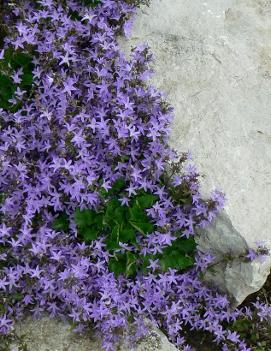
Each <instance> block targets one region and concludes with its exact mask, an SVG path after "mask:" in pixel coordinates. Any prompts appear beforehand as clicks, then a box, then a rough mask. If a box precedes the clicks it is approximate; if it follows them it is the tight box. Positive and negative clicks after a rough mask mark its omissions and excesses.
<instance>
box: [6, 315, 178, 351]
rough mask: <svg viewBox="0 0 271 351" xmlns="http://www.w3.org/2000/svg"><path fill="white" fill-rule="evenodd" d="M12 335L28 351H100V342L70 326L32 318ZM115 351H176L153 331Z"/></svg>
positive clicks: (14, 349)
mask: <svg viewBox="0 0 271 351" xmlns="http://www.w3.org/2000/svg"><path fill="white" fill-rule="evenodd" d="M15 333H16V334H17V335H18V336H21V337H22V336H23V338H22V340H23V342H24V343H25V345H26V346H27V351H75V350H76V351H102V347H101V341H100V340H98V339H97V338H95V337H94V336H93V335H90V334H88V335H87V334H75V333H74V332H72V326H71V325H70V324H69V323H68V322H65V321H61V320H57V319H50V318H48V317H47V316H44V317H43V318H41V319H39V320H36V319H35V320H34V319H32V318H31V317H28V318H26V319H24V320H23V321H22V322H20V323H17V325H16V327H15ZM19 346H20V344H19V343H17V344H12V345H11V347H10V351H19V349H20V348H19ZM118 351H177V349H176V348H175V347H174V346H173V345H172V344H170V343H169V341H168V340H167V338H166V336H165V335H164V334H163V333H162V332H161V331H159V330H157V329H154V328H152V329H151V330H150V333H149V335H148V336H147V337H146V338H144V339H142V340H141V341H140V342H138V343H137V345H136V346H135V348H134V349H131V347H130V346H129V345H125V344H124V343H123V345H120V348H119V349H118Z"/></svg>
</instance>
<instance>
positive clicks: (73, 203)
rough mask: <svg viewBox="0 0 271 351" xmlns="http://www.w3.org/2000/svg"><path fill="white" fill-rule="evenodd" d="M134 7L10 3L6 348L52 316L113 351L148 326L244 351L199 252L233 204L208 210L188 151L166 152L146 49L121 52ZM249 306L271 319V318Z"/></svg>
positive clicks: (4, 138) (108, 2)
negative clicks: (23, 329)
mask: <svg viewBox="0 0 271 351" xmlns="http://www.w3.org/2000/svg"><path fill="white" fill-rule="evenodd" d="M138 5H139V2H138V3H137V2H136V3H135V2H132V1H125V0H117V1H112V0H101V1H99V2H98V1H97V2H96V1H95V2H91V3H89V2H88V1H72V0H70V1H69V0H67V1H54V0H43V1H37V2H33V1H23V2H21V1H15V2H12V3H8V4H6V5H5V12H4V13H5V15H4V25H5V29H6V30H7V32H5V37H4V39H3V41H2V47H1V51H0V55H1V56H0V64H1V66H0V74H1V76H0V77H2V85H1V87H2V88H1V91H0V93H1V94H0V98H1V100H0V103H1V109H0V125H1V135H0V165H1V166H0V193H1V207H0V220H1V224H0V265H1V267H0V301H1V305H0V313H1V317H0V332H1V334H2V335H3V338H4V340H5V338H8V335H9V333H10V332H12V330H13V325H14V321H16V320H20V319H22V318H23V316H24V315H25V313H26V312H31V313H32V315H33V317H39V316H41V315H42V313H44V312H47V313H49V314H50V316H51V317H52V318H56V317H60V318H64V317H67V318H70V320H71V321H72V323H73V324H74V330H75V331H76V332H83V331H85V330H88V328H90V326H91V327H92V328H93V329H94V330H95V332H96V334H97V336H99V337H101V338H102V341H103V345H102V347H103V349H105V350H107V351H110V350H115V349H116V347H117V345H118V343H119V342H120V341H121V339H122V335H123V331H124V330H129V328H131V329H130V330H135V332H134V333H131V334H128V336H127V341H129V342H131V343H133V342H135V340H138V339H140V338H141V337H143V336H145V335H146V334H147V333H148V330H149V328H148V326H147V325H146V323H145V320H146V319H147V320H150V321H151V322H152V324H153V325H154V326H155V327H158V328H160V329H162V330H163V331H165V333H166V335H167V336H168V338H169V340H170V341H171V342H172V343H174V344H175V345H176V346H177V347H179V348H180V350H186V351H187V350H192V348H191V346H190V345H189V344H188V341H189V340H186V338H185V336H186V332H185V330H196V331H204V332H208V333H210V335H212V338H213V339H214V341H215V342H216V343H217V344H218V345H220V346H219V347H221V349H222V350H223V351H227V350H241V351H248V350H250V348H249V347H247V346H246V342H245V340H243V339H242V338H241V335H239V334H238V333H237V332H236V331H232V330H231V329H230V328H228V324H227V323H233V322H235V321H236V319H237V318H241V317H244V316H247V317H248V318H250V314H251V310H250V308H246V309H245V308H241V309H236V310H234V311H232V309H231V306H230V302H229V299H228V298H227V297H226V296H224V295H221V294H219V293H218V292H217V291H216V290H214V289H210V288H208V287H207V286H205V284H204V283H203V281H202V274H203V272H204V271H205V270H206V268H207V267H208V265H209V264H211V263H212V262H213V257H211V256H210V255H208V254H203V253H201V252H200V251H198V250H197V248H196V244H195V241H194V234H195V230H196V229H200V228H204V227H206V226H207V225H208V224H209V223H211V221H212V220H213V219H214V218H215V217H216V215H217V214H218V212H219V211H220V210H221V208H222V207H223V205H224V195H223V194H222V193H221V192H220V191H218V190H215V191H213V192H212V194H210V198H209V199H203V198H202V197H201V195H200V189H199V177H200V175H199V174H198V172H197V169H196V167H195V166H194V165H193V164H192V162H191V156H190V154H189V153H184V154H182V155H177V153H176V152H175V151H174V150H172V149H170V148H169V146H168V137H169V133H170V122H171V120H172V112H173V110H172V108H171V107H170V106H169V105H168V103H167V102H166V101H165V100H164V99H163V97H162V95H161V94H160V93H159V92H158V91H157V90H156V89H155V88H154V87H153V86H151V85H148V84H147V82H146V80H147V78H148V77H149V76H150V75H151V74H152V70H151V63H152V55H151V53H150V50H149V48H148V47H147V46H145V45H140V46H137V47H135V48H134V49H133V51H132V55H131V57H130V58H129V59H127V58H125V56H124V54H123V53H122V52H121V50H120V48H119V46H118V44H117V41H116V36H117V35H118V34H119V33H124V34H126V35H127V33H128V32H129V30H130V28H131V23H132V18H133V16H134V15H135V13H136V7H137V6H138ZM3 87H4V88H3ZM256 256H257V255H256ZM254 307H255V308H256V317H257V318H258V319H257V320H259V321H261V320H265V321H268V320H269V318H270V307H268V306H267V305H262V304H260V305H255V306H254ZM226 322H227V323H226ZM93 325H94V327H93ZM6 340H7V339H6Z"/></svg>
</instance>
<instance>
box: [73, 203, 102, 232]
mask: <svg viewBox="0 0 271 351" xmlns="http://www.w3.org/2000/svg"><path fill="white" fill-rule="evenodd" d="M96 215H97V214H96V213H95V211H93V210H90V209H85V210H82V211H81V210H80V209H79V208H77V209H76V211H75V223H76V225H77V226H78V227H79V228H86V227H90V226H91V225H93V223H95V216H96Z"/></svg>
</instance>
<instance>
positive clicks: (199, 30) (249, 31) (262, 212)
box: [119, 0, 271, 304]
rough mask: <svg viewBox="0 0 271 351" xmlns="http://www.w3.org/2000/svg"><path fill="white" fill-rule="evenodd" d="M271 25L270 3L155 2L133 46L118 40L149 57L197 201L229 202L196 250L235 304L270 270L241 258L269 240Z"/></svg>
mask: <svg viewBox="0 0 271 351" xmlns="http://www.w3.org/2000/svg"><path fill="white" fill-rule="evenodd" d="M270 15H271V3H270V1H269V0H238V1H237V0H204V1H203V0H193V1H191V0H178V1H176V0H152V1H151V4H150V7H144V8H143V9H142V10H141V11H139V14H138V16H137V18H136V20H135V23H134V27H133V31H132V33H131V36H130V38H129V40H125V39H124V38H120V39H119V42H120V44H121V46H122V47H123V49H124V50H125V51H126V53H128V52H129V50H130V48H131V47H132V46H135V45H136V44H137V43H147V44H148V45H149V46H150V47H151V50H152V52H153V53H154V56H155V59H156V62H155V66H154V69H155V75H154V76H153V78H152V83H153V84H154V85H155V86H156V87H157V88H158V89H159V90H161V91H163V92H164V93H165V96H166V98H167V100H168V101H169V102H170V103H171V104H172V105H173V107H174V108H175V119H174V123H173V126H172V134H171V141H170V143H171V146H172V147H174V148H175V149H177V150H179V151H187V150H190V151H191V152H192V154H193V158H194V161H195V163H196V164H197V165H198V169H199V171H200V173H202V174H204V177H203V178H202V180H201V183H202V192H203V194H208V193H209V191H210V190H212V189H213V187H218V188H220V189H221V190H222V191H223V192H225V193H226V197H227V201H226V206H225V210H224V211H223V213H222V214H221V215H220V216H219V218H218V219H217V220H216V221H215V222H214V224H213V225H212V226H211V227H210V228H208V230H207V231H206V232H205V233H201V235H200V237H199V239H198V240H199V245H200V247H201V248H202V249H204V250H209V251H212V252H213V253H214V254H215V255H216V256H217V260H218V261H219V262H220V263H219V264H217V265H216V266H214V267H213V268H214V271H213V273H212V274H213V275H212V276H211V275H210V274H209V280H212V281H213V282H214V283H216V284H217V285H218V286H219V287H220V288H221V289H222V290H224V291H226V292H228V293H229V294H230V295H232V297H233V298H234V301H235V303H236V304H238V303H241V302H242V301H243V300H244V298H245V297H246V296H247V295H249V294H251V293H253V292H255V291H257V290H258V289H259V288H261V286H262V285H263V284H264V282H265V280H266V277H267V275H268V274H269V272H270V265H271V260H270V257H269V258H267V259H266V260H265V262H263V263H262V261H261V260H260V261H255V262H253V263H249V262H245V261H244V259H243V258H242V256H243V255H244V253H245V252H246V250H247V249H248V248H254V247H256V243H255V242H257V241H265V242H266V244H267V246H268V245H270V238H271V206H270V199H271V180H270V179H271V97H270V91H271V44H270V33H271V21H270ZM225 256H226V257H228V258H229V257H232V256H234V258H232V259H228V260H225V259H224V258H225Z"/></svg>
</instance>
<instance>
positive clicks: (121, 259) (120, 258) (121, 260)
mask: <svg viewBox="0 0 271 351" xmlns="http://www.w3.org/2000/svg"><path fill="white" fill-rule="evenodd" d="M126 263H127V257H126V255H125V254H124V255H123V254H118V255H116V256H115V257H112V258H110V259H109V262H108V268H109V270H110V272H113V273H114V274H115V275H116V277H118V276H119V275H120V274H124V273H125V272H126Z"/></svg>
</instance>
